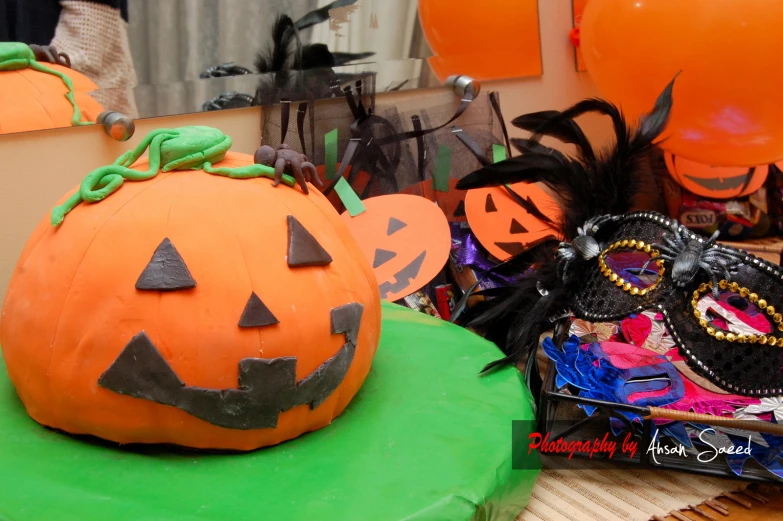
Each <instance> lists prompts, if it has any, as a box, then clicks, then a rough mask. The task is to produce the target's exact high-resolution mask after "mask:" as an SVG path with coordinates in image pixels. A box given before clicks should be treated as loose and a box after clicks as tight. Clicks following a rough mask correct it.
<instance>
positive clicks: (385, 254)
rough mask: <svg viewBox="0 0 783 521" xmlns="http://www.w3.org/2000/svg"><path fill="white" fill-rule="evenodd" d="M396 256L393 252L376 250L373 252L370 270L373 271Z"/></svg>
mask: <svg viewBox="0 0 783 521" xmlns="http://www.w3.org/2000/svg"><path fill="white" fill-rule="evenodd" d="M396 256H397V254H396V253H394V252H393V251H387V250H382V249H380V248H378V249H377V250H375V259H374V260H373V261H372V268H373V269H375V268H377V267H378V266H382V265H384V264H386V263H387V262H389V261H390V260H392V259H393V258H394V257H396Z"/></svg>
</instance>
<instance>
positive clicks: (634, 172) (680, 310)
mask: <svg viewBox="0 0 783 521" xmlns="http://www.w3.org/2000/svg"><path fill="white" fill-rule="evenodd" d="M673 84H674V82H672V83H671V84H669V85H668V86H667V87H666V89H665V90H664V91H663V93H662V94H661V95H660V96H659V98H658V100H657V101H656V103H655V106H654V108H653V110H652V111H651V112H650V113H649V114H647V115H645V116H643V117H642V119H641V120H640V122H639V125H638V127H637V128H636V129H634V130H631V129H629V128H628V125H627V123H626V122H625V120H624V118H623V116H622V114H621V113H620V111H619V110H618V109H617V108H616V107H614V106H613V105H611V104H610V103H607V102H605V101H602V100H586V101H583V102H581V103H579V104H577V105H575V106H574V107H572V108H570V109H568V110H566V111H564V112H555V111H547V112H539V113H535V114H529V115H526V116H522V117H519V118H517V119H516V120H514V124H515V125H516V126H518V127H520V128H523V129H525V130H528V131H531V132H533V133H534V135H533V137H532V138H531V139H526V140H514V145H515V146H516V147H517V148H518V149H519V150H520V151H521V152H522V155H521V156H519V157H513V158H510V159H508V160H506V161H503V162H501V163H496V164H494V165H489V166H485V167H484V168H482V169H481V170H479V171H477V172H474V173H473V174H470V175H469V176H467V177H465V178H464V179H463V180H462V181H460V183H459V184H458V185H457V187H458V188H461V189H469V188H476V187H482V186H498V185H503V184H507V183H517V182H523V181H524V182H541V183H543V184H544V185H546V186H547V187H548V188H549V189H550V190H551V191H552V192H553V193H554V194H555V196H556V197H557V198H558V199H559V202H560V205H561V208H562V210H563V217H562V220H561V222H560V223H559V232H560V235H561V237H560V238H559V239H560V241H561V242H559V244H558V242H556V241H549V242H546V243H544V244H539V245H537V246H535V247H534V248H532V249H531V250H529V251H527V252H525V253H524V254H522V255H520V256H518V257H517V258H516V259H514V260H513V262H516V263H517V264H518V265H520V266H521V267H523V268H525V267H532V270H531V272H530V274H529V275H528V276H526V277H525V278H524V279H523V280H522V281H521V282H520V283H519V284H518V285H516V286H514V287H509V288H505V289H504V290H503V291H502V292H500V294H498V292H497V291H495V292H494V293H493V296H494V298H492V299H491V300H487V301H485V302H483V303H480V304H479V305H477V306H474V307H473V308H471V309H470V310H469V311H468V312H467V313H466V315H465V316H464V317H463V318H462V320H461V322H462V323H464V324H466V325H469V326H471V327H474V328H476V329H478V330H481V331H483V332H484V334H485V336H487V338H489V339H490V340H493V341H494V342H496V343H497V344H498V345H499V346H500V347H501V349H503V351H504V352H505V354H506V355H507V356H506V358H504V359H503V360H499V361H497V362H495V363H493V364H490V365H489V366H487V368H485V370H486V369H489V368H491V367H493V366H494V365H498V364H504V363H515V362H517V361H519V360H521V359H523V358H524V357H525V356H526V355H527V356H528V358H529V355H530V354H531V353H534V352H535V349H536V348H537V346H538V341H539V336H540V335H541V333H543V332H544V331H546V330H548V329H549V328H550V327H551V322H552V319H553V318H557V317H562V316H563V315H564V314H567V313H569V312H570V313H572V314H573V315H574V316H576V317H577V318H580V319H584V320H589V321H608V320H616V319H622V318H623V317H627V316H629V315H631V314H634V313H640V312H643V311H645V310H650V309H657V310H659V311H660V312H661V313H662V314H663V316H664V318H665V323H666V326H667V328H668V329H669V331H670V333H671V337H672V339H673V340H674V342H675V343H676V345H677V347H678V348H679V351H680V354H681V355H682V356H683V358H685V360H686V361H687V362H688V364H689V365H690V366H691V368H692V369H693V370H694V371H695V372H697V373H699V374H700V375H702V376H703V377H705V378H707V379H709V380H710V381H711V382H712V383H714V384H715V385H717V386H719V387H721V388H723V389H725V390H727V391H730V392H732V393H735V394H739V395H746V396H772V395H780V394H783V314H782V313H783V271H781V269H780V267H778V266H775V265H773V264H770V263H768V262H766V261H764V260H761V259H757V258H755V257H753V256H752V255H749V254H747V253H745V252H743V251H740V250H736V249H733V248H728V247H725V246H721V245H718V244H716V243H715V240H716V239H717V234H716V235H714V236H713V237H711V238H709V239H705V238H702V237H699V236H697V235H695V234H692V233H691V232H689V231H688V230H687V229H686V228H685V227H684V226H681V225H679V224H678V223H677V222H676V221H674V220H671V219H668V218H667V217H664V216H662V215H660V214H657V213H655V212H635V213H629V211H630V210H631V209H632V204H633V203H632V201H633V199H634V198H635V196H636V195H638V193H639V191H640V187H641V186H643V185H644V184H645V179H644V175H645V174H644V172H643V169H641V168H640V162H641V161H642V160H643V158H644V156H645V155H646V153H647V152H648V151H649V150H650V148H651V147H652V146H653V142H654V141H655V140H656V139H658V138H659V136H660V135H661V133H662V132H663V130H664V129H665V127H666V124H667V122H668V119H669V112H670V110H671V106H672V89H673ZM586 112H599V113H602V114H605V115H608V116H610V117H611V119H612V121H613V124H614V130H615V134H616V136H617V144H616V145H615V147H614V148H612V149H611V150H609V151H607V152H606V153H604V154H596V153H595V152H594V150H593V148H592V146H591V145H590V143H589V142H588V141H587V139H586V137H585V135H584V133H583V132H582V130H581V129H580V128H579V126H578V125H577V124H576V123H575V122H574V118H576V117H577V116H579V115H581V114H584V113H586ZM542 135H548V136H552V137H556V138H558V139H560V140H562V141H564V142H566V143H572V144H574V145H576V147H577V150H578V152H579V154H578V156H577V157H568V156H566V155H564V154H562V153H561V152H559V151H556V150H554V149H551V148H549V147H546V146H544V145H542V144H540V143H539V138H540V136H542ZM529 365H530V364H529ZM528 376H530V375H528Z"/></svg>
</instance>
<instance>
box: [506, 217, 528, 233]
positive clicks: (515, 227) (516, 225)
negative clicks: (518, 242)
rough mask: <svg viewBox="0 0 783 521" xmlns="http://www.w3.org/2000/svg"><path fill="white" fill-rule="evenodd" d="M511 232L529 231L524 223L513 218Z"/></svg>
mask: <svg viewBox="0 0 783 521" xmlns="http://www.w3.org/2000/svg"><path fill="white" fill-rule="evenodd" d="M509 233H512V234H515V233H527V228H525V227H524V226H522V224H521V223H520V222H519V221H517V220H516V219H511V230H510V231H509Z"/></svg>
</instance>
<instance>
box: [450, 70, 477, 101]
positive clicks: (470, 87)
mask: <svg viewBox="0 0 783 521" xmlns="http://www.w3.org/2000/svg"><path fill="white" fill-rule="evenodd" d="M446 85H448V86H449V87H451V88H453V89H454V92H456V93H457V95H458V96H462V97H466V96H469V97H470V98H475V97H476V96H478V94H479V92H481V84H480V83H479V82H478V81H476V80H474V79H473V78H471V77H470V76H462V75H455V76H449V77H448V78H446Z"/></svg>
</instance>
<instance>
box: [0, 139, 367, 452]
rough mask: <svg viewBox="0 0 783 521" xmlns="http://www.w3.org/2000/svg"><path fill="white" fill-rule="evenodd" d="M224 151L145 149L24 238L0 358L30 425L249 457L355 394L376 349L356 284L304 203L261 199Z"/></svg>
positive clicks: (196, 146)
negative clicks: (229, 451)
mask: <svg viewBox="0 0 783 521" xmlns="http://www.w3.org/2000/svg"><path fill="white" fill-rule="evenodd" d="M230 146H231V140H230V139H229V138H228V137H227V136H225V135H223V134H222V133H221V132H220V131H218V130H216V129H212V128H208V127H183V128H179V129H174V130H161V131H156V132H153V133H151V134H150V135H149V136H147V138H145V140H144V141H143V142H142V143H141V144H140V145H139V147H138V148H137V149H136V150H134V151H130V152H128V153H126V154H124V155H123V156H121V157H120V158H119V159H118V160H117V161H116V162H115V163H114V164H113V165H110V166H106V167H101V168H99V169H97V170H96V171H94V172H92V173H91V174H89V175H88V176H87V177H86V178H85V179H84V181H83V182H82V184H81V185H80V187H78V188H77V189H76V190H74V191H73V192H72V193H71V194H69V196H68V197H67V198H65V199H63V201H61V204H60V205H59V206H57V207H56V208H55V209H54V211H53V212H52V215H51V220H50V219H46V220H44V222H42V223H41V224H40V225H39V226H38V228H37V229H36V230H35V232H34V234H33V236H32V237H31V238H30V240H29V242H28V244H27V246H26V247H25V249H24V251H23V253H22V255H21V258H20V260H19V262H18V265H17V267H16V270H15V272H14V274H13V278H12V280H11V283H10V286H9V289H8V293H7V296H6V300H5V304H4V307H3V311H2V319H1V321H0V345H2V349H3V356H4V357H5V360H6V365H7V368H8V373H9V376H10V378H11V380H12V382H13V384H14V385H15V387H16V390H17V392H18V394H19V396H20V398H21V399H22V401H23V403H24V405H25V407H26V408H27V411H28V413H29V414H30V415H31V416H32V417H33V418H34V419H35V420H36V421H38V422H39V423H41V424H43V425H46V426H49V427H54V428H57V429H61V430H64V431H67V432H70V433H76V434H91V435H95V436H99V437H101V438H105V439H108V440H112V441H116V442H119V443H172V444H177V445H183V446H189V447H195V448H210V449H236V450H251V449H255V448H258V447H262V446H266V445H272V444H276V443H280V442H282V441H285V440H288V439H291V438H294V437H296V436H299V435H301V434H303V433H305V432H308V431H312V430H315V429H319V428H321V427H324V426H326V425H328V424H329V423H330V422H331V421H332V419H334V418H335V417H336V416H338V415H339V414H340V413H342V411H343V410H344V409H345V408H346V406H347V405H348V403H349V402H350V401H351V399H352V398H353V396H354V395H355V394H356V392H357V391H358V390H359V388H360V387H361V385H362V383H363V382H364V379H365V377H366V376H367V374H368V372H369V370H370V365H371V362H372V358H373V355H374V353H375V350H376V348H377V345H378V340H379V336H380V296H379V292H378V285H377V282H376V280H375V277H374V276H373V270H372V267H371V266H370V264H369V262H368V261H367V260H366V259H365V257H364V255H363V254H362V250H361V249H360V248H359V246H358V245H357V243H356V241H355V240H354V239H353V237H352V236H351V234H350V233H349V231H348V229H347V227H346V226H345V224H344V222H343V221H342V220H341V218H340V216H339V215H338V214H337V212H336V211H335V210H334V208H333V207H332V205H331V204H330V203H329V202H328V201H327V199H326V198H325V197H324V196H323V195H322V194H321V193H319V191H318V190H312V189H311V190H310V191H309V192H310V193H309V194H304V193H303V192H302V191H301V189H300V188H298V187H294V181H293V179H291V178H290V177H287V176H286V178H285V181H284V182H285V183H286V184H287V185H288V186H282V185H281V186H277V187H274V186H273V181H272V179H268V178H269V177H273V175H274V170H273V169H272V168H269V167H267V166H264V165H259V164H254V163H253V158H252V157H250V156H247V155H243V154H236V153H231V152H228V150H229V147H230ZM147 148H149V150H150V154H149V158H145V159H139V156H140V155H141V154H142V153H143V152H144V150H146V149H147ZM126 180H127V181H132V182H124V181H126Z"/></svg>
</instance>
